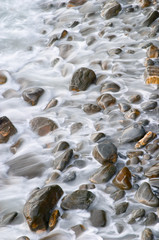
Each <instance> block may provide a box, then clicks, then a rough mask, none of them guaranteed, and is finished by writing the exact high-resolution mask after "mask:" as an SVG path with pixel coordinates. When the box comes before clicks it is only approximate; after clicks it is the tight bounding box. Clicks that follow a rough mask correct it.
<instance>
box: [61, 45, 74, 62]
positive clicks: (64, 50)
mask: <svg viewBox="0 0 159 240" xmlns="http://www.w3.org/2000/svg"><path fill="white" fill-rule="evenodd" d="M72 51H73V45H71V44H61V45H60V46H59V55H60V56H61V57H62V58H63V59H66V58H67V57H69V55H70V54H71V53H72Z"/></svg>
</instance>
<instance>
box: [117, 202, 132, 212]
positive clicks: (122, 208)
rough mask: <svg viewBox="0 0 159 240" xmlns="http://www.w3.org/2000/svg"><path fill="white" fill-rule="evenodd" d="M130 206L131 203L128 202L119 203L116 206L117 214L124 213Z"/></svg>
mask: <svg viewBox="0 0 159 240" xmlns="http://www.w3.org/2000/svg"><path fill="white" fill-rule="evenodd" d="M128 206H129V203H128V202H122V203H119V204H118V205H116V206H115V213H116V215H120V214H122V213H125V212H126V210H127V208H128Z"/></svg>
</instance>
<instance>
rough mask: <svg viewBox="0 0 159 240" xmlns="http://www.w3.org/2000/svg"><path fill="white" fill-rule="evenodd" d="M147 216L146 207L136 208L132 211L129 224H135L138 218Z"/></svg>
mask: <svg viewBox="0 0 159 240" xmlns="http://www.w3.org/2000/svg"><path fill="white" fill-rule="evenodd" d="M144 216H145V209H144V208H140V209H134V210H133V211H132V212H131V215H130V218H129V220H128V223H129V224H133V223H135V222H136V220H140V219H142V218H143V217H144Z"/></svg>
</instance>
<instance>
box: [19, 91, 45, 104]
mask: <svg viewBox="0 0 159 240" xmlns="http://www.w3.org/2000/svg"><path fill="white" fill-rule="evenodd" d="M43 93H44V89H43V88H29V89H26V90H24V91H23V93H22V96H23V99H24V100H25V101H26V102H28V103H29V104H30V105H32V106H35V105H36V104H37V103H38V101H39V98H40V97H41V96H42V95H43Z"/></svg>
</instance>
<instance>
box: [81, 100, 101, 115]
mask: <svg viewBox="0 0 159 240" xmlns="http://www.w3.org/2000/svg"><path fill="white" fill-rule="evenodd" d="M83 111H84V112H85V113H87V114H94V113H97V112H100V111H101V108H100V107H99V106H97V105H95V104H91V103H89V104H84V106H83Z"/></svg>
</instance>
